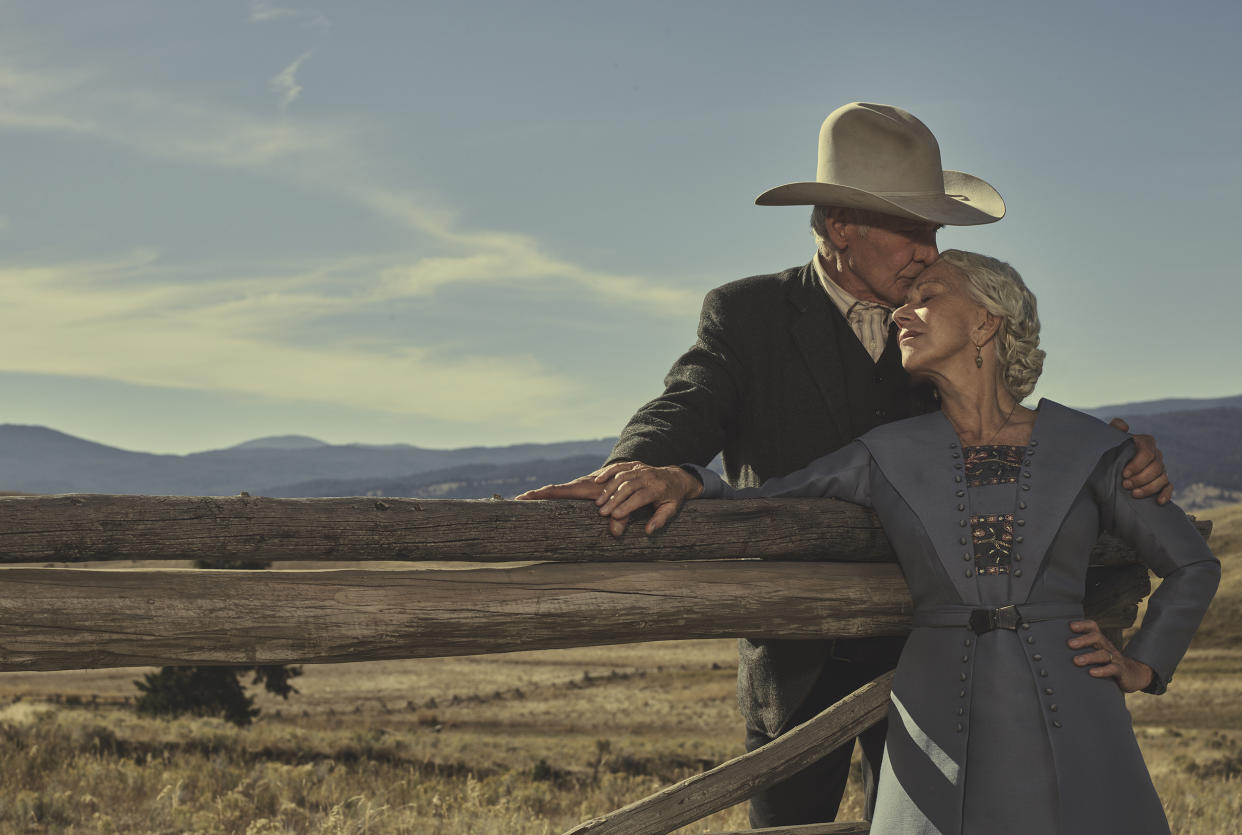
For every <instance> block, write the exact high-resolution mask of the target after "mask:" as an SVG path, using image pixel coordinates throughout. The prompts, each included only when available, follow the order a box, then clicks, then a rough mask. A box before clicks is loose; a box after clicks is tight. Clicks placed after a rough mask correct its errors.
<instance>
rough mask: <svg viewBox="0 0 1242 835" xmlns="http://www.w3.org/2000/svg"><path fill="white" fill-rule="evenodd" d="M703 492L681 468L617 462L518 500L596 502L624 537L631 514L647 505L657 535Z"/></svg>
mask: <svg viewBox="0 0 1242 835" xmlns="http://www.w3.org/2000/svg"><path fill="white" fill-rule="evenodd" d="M702 492H703V485H702V484H700V483H699V481H698V479H696V478H695V477H694V476H692V475H690V474H689V473H688V472H686V471H685V470H683V469H682V468H681V467H649V466H647V465H646V464H640V463H639V462H637V461H617V462H616V463H613V464H609V465H608V466H606V467H600V468H599V469H598V470H596V471H595V472H593V473H590V474H588V475H584V476H580V477H578V478H575V479H574V480H573V481H567V482H565V483H564V484H549V485H547V486H546V487H540V488H539V489H538V490H527V491H526V492H525V493H522V494H521V495H520V496H515V497H514V498H516V499H518V500H519V501H527V500H530V499H594V500H595V504H596V506H598V507H599V513H600V515H601V516H607V517H609V519H608V532H609V533H611V534H612V535H613V536H620V535H621V534H623V533H624V532H625V526H626V525H628V524H629V522H630V514H631V513H633V512H634V511H636V510H638V509H639V508H641V507H645V506H647V505H654V506H655V513H654V514H652V516H651V519H650V520H649V521H648V522H647V527H646V531H647V533H648V534H650V533H654V532H655V531H657V530H659V529H660V528H662V527H664V525H665V524H667V523H668V520H669V519H672V518H673V516H674V515H675V514H676V513H677V511H678V510H680V509H681V506H682V505H683V504H684V503H685V501H686V500H687V499H694V498H697V497H698V496H699V494H700V493H702Z"/></svg>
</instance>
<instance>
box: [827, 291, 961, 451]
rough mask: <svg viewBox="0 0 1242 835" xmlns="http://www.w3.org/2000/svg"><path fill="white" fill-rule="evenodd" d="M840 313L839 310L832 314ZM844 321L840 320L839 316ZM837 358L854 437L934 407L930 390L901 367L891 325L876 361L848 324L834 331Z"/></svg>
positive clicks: (898, 350)
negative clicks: (846, 394) (843, 374)
mask: <svg viewBox="0 0 1242 835" xmlns="http://www.w3.org/2000/svg"><path fill="white" fill-rule="evenodd" d="M836 312H837V314H838V315H839V314H840V311H836ZM842 321H844V317H842ZM837 343H838V344H837V348H838V352H837V356H838V357H840V358H841V362H842V364H843V370H844V372H845V390H846V391H847V392H849V414H850V431H851V433H852V434H853V437H855V438H857V437H859V436H860V435H863V434H865V433H867V432H869V431H870V430H872V429H874V428H875V427H877V426H880V425H882V424H885V423H892V422H893V421H895V420H902V419H904V418H908V417H914V416H915V415H921V414H925V413H926V412H930V411H933V410H934V409H936V408H938V406H939V404H938V403H937V402H936V400H935V397H934V395H933V394H932V390H931V387H930V386H928V385H927V384H925V383H916V382H914V381H912V380H911V379H910V375H909V374H907V373H906V371H905V369H904V368H902V367H901V350H900V349H899V348H898V347H897V328H896V326H891V327H890V328H889V333H888V342H887V343H886V344H885V345H884V353H883V354H881V355H880V359H879V361H878V362H875V361H872V359H871V355H870V354H868V353H867V349H866V348H864V347H863V346H862V343H861V342H859V341H858V337H857V336H855V335H854V332H853V331H852V330H851V329H850V327H849V323H848V322H847V323H846V324H845V327H843V328H839V329H838V330H837Z"/></svg>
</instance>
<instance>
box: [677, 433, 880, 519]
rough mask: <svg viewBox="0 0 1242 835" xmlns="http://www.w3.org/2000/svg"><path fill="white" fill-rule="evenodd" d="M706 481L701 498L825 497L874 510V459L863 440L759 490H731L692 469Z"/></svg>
mask: <svg viewBox="0 0 1242 835" xmlns="http://www.w3.org/2000/svg"><path fill="white" fill-rule="evenodd" d="M688 468H689V469H691V470H693V471H694V472H695V473H696V474H697V475H698V476H699V479H700V480H701V481H702V482H703V494H702V495H701V496H700V497H699V498H702V499H779V498H786V499H789V498H798V497H803V498H806V497H824V498H830V499H844V500H845V501H847V502H853V503H854V504H860V505H863V506H864V507H871V506H872V504H871V483H872V475H871V472H872V458H871V453H870V452H869V451H868V450H867V447H866V446H865V445H864V444H863V443H862V442H861V441H853V442H852V443H849V444H846V445H845V446H843V447H841V448H840V449H838V450H837V451H836V452H830V453H828V454H827V455H824V456H822V457H820V458H816V459H815V460H814V461H812V462H811V463H810V464H808V465H806V466H805V467H803V468H802V469H800V470H794V471H793V472H792V473H790V474H789V475H785V476H781V477H779V478H770V479H768V480H767V481H765V482H764V483H763V484H761V485H760V486H758V487H743V488H737V487H732V486H730V485H729V484H727V483H726V482H725V480H724V479H722V478H721V477H720V476H719V475H717V474H716V473H714V472H712V471H711V470H709V469H707V468H705V467H701V466H689V467H688Z"/></svg>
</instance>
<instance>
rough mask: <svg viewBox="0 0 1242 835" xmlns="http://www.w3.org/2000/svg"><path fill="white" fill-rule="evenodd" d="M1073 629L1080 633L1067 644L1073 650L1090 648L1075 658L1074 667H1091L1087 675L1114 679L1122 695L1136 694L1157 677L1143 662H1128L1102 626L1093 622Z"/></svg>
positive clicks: (1076, 623)
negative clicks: (1107, 636) (1101, 628)
mask: <svg viewBox="0 0 1242 835" xmlns="http://www.w3.org/2000/svg"><path fill="white" fill-rule="evenodd" d="M1070 629H1071V630H1072V631H1074V632H1077V633H1078V635H1076V636H1075V637H1073V638H1070V639H1069V640H1068V641H1066V643H1067V644H1068V645H1069V647H1070V649H1083V648H1087V650H1088V651H1087V652H1084V653H1082V654H1081V655H1075V656H1074V663H1075V664H1077V665H1078V666H1080V667H1088V668H1089V669H1088V670H1087V673H1088V674H1089V675H1092V676H1095V677H1096V678H1114V679H1116V680H1117V686H1118V687H1120V688H1121V690H1122V692H1125V693H1133V692H1134V691H1136V690H1142V689H1143V688H1144V687H1146V686H1147V685H1149V684H1151V679H1152V676H1153V675H1154V673H1153V671H1152V669H1151V667H1148V666H1147V665H1146V664H1144V663H1143V662H1142V661H1135V660H1134V659H1133V658H1127V657H1126V656H1125V655H1124V654H1123V653H1122V652H1121V650H1119V649H1117V647H1116V646H1114V645H1113V642H1112V641H1110V640H1108V638H1106V637H1105V636H1104V633H1103V632H1102V631H1100V625H1099V624H1098V623H1096V622H1095V621H1093V620H1076V621H1073V622H1072V623H1071V624H1070Z"/></svg>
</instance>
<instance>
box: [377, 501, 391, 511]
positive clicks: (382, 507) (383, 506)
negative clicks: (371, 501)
mask: <svg viewBox="0 0 1242 835" xmlns="http://www.w3.org/2000/svg"><path fill="white" fill-rule="evenodd" d="M375 509H376V510H387V509H388V502H376V503H375Z"/></svg>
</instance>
